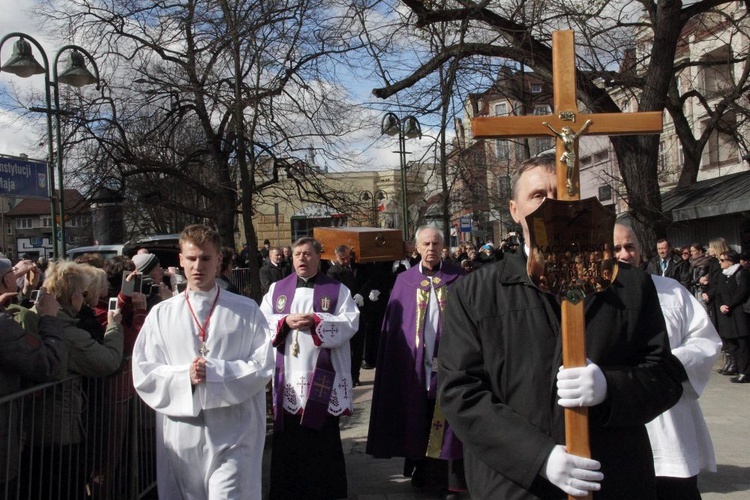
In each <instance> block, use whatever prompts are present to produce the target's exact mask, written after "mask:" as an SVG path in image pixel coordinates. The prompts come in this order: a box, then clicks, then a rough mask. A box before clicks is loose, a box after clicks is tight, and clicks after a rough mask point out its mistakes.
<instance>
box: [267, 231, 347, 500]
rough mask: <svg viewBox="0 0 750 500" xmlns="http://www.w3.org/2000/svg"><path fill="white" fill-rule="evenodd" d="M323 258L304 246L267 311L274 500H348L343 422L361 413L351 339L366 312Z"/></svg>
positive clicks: (303, 242) (297, 248) (302, 242)
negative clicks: (356, 410)
mask: <svg viewBox="0 0 750 500" xmlns="http://www.w3.org/2000/svg"><path fill="white" fill-rule="evenodd" d="M320 252H321V247H320V243H318V242H317V241H316V240H314V239H313V238H301V239H299V240H298V241H297V242H296V243H295V244H294V246H293V250H292V258H293V262H294V270H295V273H294V274H291V275H290V276H287V277H286V278H284V279H282V280H280V281H277V282H276V283H273V284H272V285H271V288H270V289H269V291H268V293H267V294H266V295H265V297H263V303H262V304H261V307H260V309H261V311H262V312H263V314H264V315H265V317H266V320H267V321H268V326H269V328H270V329H271V336H272V343H273V346H274V348H275V349H276V370H275V375H274V384H273V385H274V431H273V449H272V452H271V488H270V495H269V498H271V499H298V498H320V499H334V498H346V497H347V483H346V464H345V462H344V452H343V449H342V447H341V434H340V431H339V417H340V416H341V415H351V413H352V411H353V404H352V378H351V356H350V352H349V339H350V338H351V337H352V336H353V335H354V334H355V333H356V331H357V327H358V325H359V310H358V309H357V306H356V304H355V303H354V300H353V299H352V297H351V294H350V293H349V289H348V288H346V287H345V286H342V285H341V284H340V283H339V282H338V281H335V280H333V279H331V278H329V277H328V276H326V274H325V273H322V272H319V269H318V265H319V263H320Z"/></svg>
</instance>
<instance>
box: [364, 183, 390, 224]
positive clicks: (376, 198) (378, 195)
mask: <svg viewBox="0 0 750 500" xmlns="http://www.w3.org/2000/svg"><path fill="white" fill-rule="evenodd" d="M386 198H388V195H387V194H385V191H383V190H382V189H378V190H377V191H375V192H372V191H368V190H366V189H365V190H364V191H362V192H361V193H360V195H359V199H360V200H362V201H371V202H372V208H371V210H372V212H371V213H372V216H371V219H372V220H371V222H372V226H373V227H380V224H378V211H379V210H378V206H379V202H382V201H383V200H385V199H386Z"/></svg>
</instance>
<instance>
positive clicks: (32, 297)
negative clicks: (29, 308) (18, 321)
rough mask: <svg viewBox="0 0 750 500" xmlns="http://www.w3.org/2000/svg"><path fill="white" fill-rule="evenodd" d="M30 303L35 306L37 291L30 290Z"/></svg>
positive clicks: (37, 298)
mask: <svg viewBox="0 0 750 500" xmlns="http://www.w3.org/2000/svg"><path fill="white" fill-rule="evenodd" d="M30 300H31V302H32V303H34V304H36V301H37V300H39V290H32V291H31V298H30Z"/></svg>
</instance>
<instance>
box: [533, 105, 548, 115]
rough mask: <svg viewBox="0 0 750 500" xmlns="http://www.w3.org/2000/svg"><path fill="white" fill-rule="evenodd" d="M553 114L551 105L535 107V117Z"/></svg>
mask: <svg viewBox="0 0 750 500" xmlns="http://www.w3.org/2000/svg"><path fill="white" fill-rule="evenodd" d="M551 113H552V109H551V108H550V106H549V104H537V105H536V106H534V114H535V115H537V116H538V115H549V114H551Z"/></svg>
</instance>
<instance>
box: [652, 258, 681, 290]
mask: <svg viewBox="0 0 750 500" xmlns="http://www.w3.org/2000/svg"><path fill="white" fill-rule="evenodd" d="M646 271H648V272H649V273H650V274H655V275H657V276H666V277H667V278H672V279H674V280H677V281H679V282H680V283H681V284H682V286H684V287H685V288H688V289H689V288H690V281H691V273H690V262H688V261H686V260H684V259H683V258H682V257H680V256H679V255H671V256H670V257H669V258H668V259H667V269H666V271H665V273H664V274H663V275H662V274H661V257H659V256H658V255H657V256H656V257H654V258H652V259H651V260H649V261H648V266H646Z"/></svg>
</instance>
